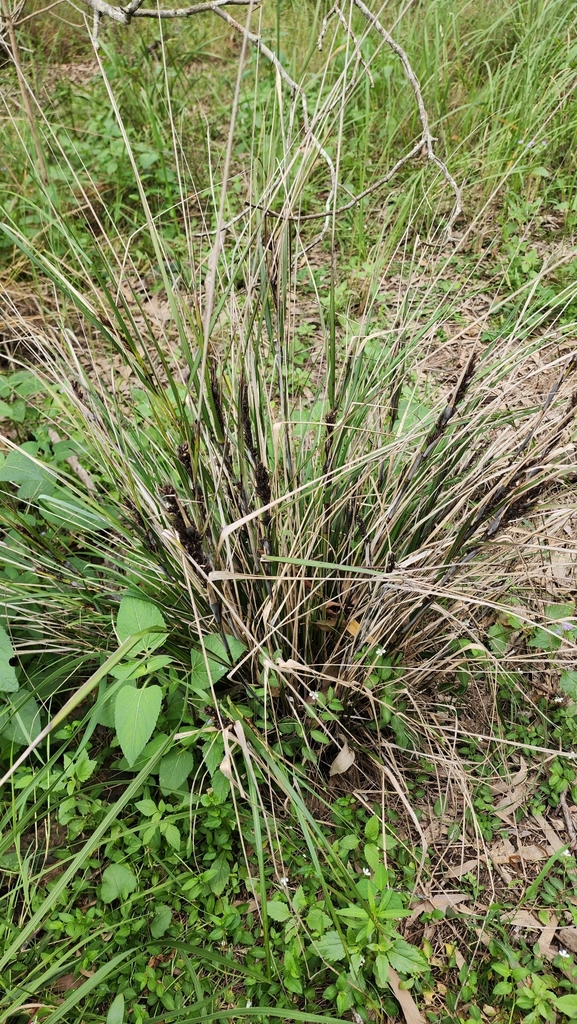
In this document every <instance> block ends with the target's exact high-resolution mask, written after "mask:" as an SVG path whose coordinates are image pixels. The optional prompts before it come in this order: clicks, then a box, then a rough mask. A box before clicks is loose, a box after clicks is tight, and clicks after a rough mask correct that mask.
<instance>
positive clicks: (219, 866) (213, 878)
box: [204, 853, 230, 896]
mask: <svg viewBox="0 0 577 1024" xmlns="http://www.w3.org/2000/svg"><path fill="white" fill-rule="evenodd" d="M229 875H230V867H229V863H228V861H227V859H226V856H225V854H224V853H219V855H218V857H217V858H216V860H215V861H214V863H213V865H212V867H210V868H209V869H208V871H207V872H205V875H204V879H205V881H206V882H207V883H208V885H209V886H210V888H211V889H212V891H213V893H214V895H215V896H220V894H221V893H222V892H223V890H224V887H225V885H226V883H227V882H228V878H229Z"/></svg>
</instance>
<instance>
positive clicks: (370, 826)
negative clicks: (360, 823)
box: [365, 814, 381, 843]
mask: <svg viewBox="0 0 577 1024" xmlns="http://www.w3.org/2000/svg"><path fill="white" fill-rule="evenodd" d="M380 833H381V822H380V820H379V818H377V815H376V814H373V816H372V818H369V820H368V821H367V824H366V825H365V837H366V838H367V839H368V840H369V841H370V842H371V843H374V841H375V839H377V838H378V836H379V835H380Z"/></svg>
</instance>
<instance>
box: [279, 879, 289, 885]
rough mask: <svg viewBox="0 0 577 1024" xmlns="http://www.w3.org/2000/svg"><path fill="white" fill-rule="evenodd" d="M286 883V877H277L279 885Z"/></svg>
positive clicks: (287, 882) (287, 881)
mask: <svg viewBox="0 0 577 1024" xmlns="http://www.w3.org/2000/svg"><path fill="white" fill-rule="evenodd" d="M288 884H289V880H288V878H279V885H288Z"/></svg>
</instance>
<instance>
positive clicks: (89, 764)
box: [74, 750, 98, 782]
mask: <svg viewBox="0 0 577 1024" xmlns="http://www.w3.org/2000/svg"><path fill="white" fill-rule="evenodd" d="M97 764H98V761H93V760H91V759H90V758H89V756H88V752H87V751H86V750H82V751H81V752H80V754H79V755H78V760H77V761H76V764H75V765H74V774H75V776H76V778H77V779H78V781H79V782H87V781H88V779H89V778H90V776H91V775H92V773H93V772H94V770H95V768H96V766H97Z"/></svg>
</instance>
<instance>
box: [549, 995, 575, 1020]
mask: <svg viewBox="0 0 577 1024" xmlns="http://www.w3.org/2000/svg"><path fill="white" fill-rule="evenodd" d="M553 1001H554V1003H555V1006H556V1007H557V1009H558V1010H561V1013H566V1014H567V1016H568V1017H577V995H567V996H554V997H553Z"/></svg>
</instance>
